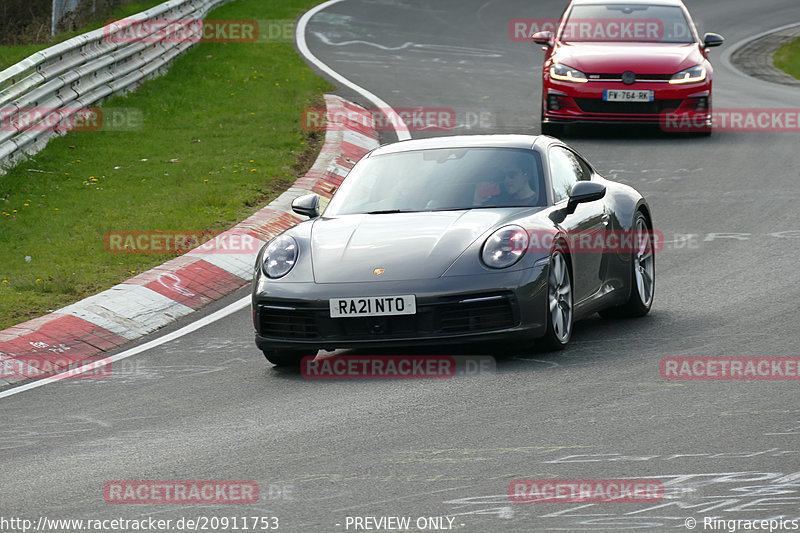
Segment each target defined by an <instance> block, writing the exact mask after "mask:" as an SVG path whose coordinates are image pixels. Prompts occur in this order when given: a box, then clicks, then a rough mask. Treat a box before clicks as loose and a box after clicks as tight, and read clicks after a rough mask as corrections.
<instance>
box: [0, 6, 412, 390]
mask: <svg viewBox="0 0 800 533" xmlns="http://www.w3.org/2000/svg"><path fill="white" fill-rule="evenodd" d="M342 1H343V0H329V1H328V2H325V3H322V4H320V5H318V6H316V7H315V8H313V9H311V10H310V11H307V12H306V13H305V14H304V15H303V16H302V17H300V20H299V21H298V23H297V31H296V32H295V34H296V38H297V48H298V49H299V50H300V53H301V54H302V55H303V56H304V57H305V58H306V59H307V60H308V61H310V62H311V63H313V64H314V65H315V66H316V67H317V68H319V69H320V70H321V71H323V72H324V73H326V74H327V75H329V76H330V77H332V78H333V79H335V80H336V81H338V82H339V83H341V84H342V85H346V86H347V87H350V88H351V89H353V90H354V91H356V92H358V93H359V94H361V95H362V96H364V97H365V98H366V99H368V100H369V101H371V102H372V103H373V104H375V105H376V106H377V107H378V108H380V109H381V110H383V112H384V113H386V112H388V113H389V121H390V124H392V126H393V127H394V129H395V133H396V134H397V138H398V139H399V140H401V141H405V140H408V139H410V138H411V135H410V134H409V133H408V127H407V126H406V123H405V122H404V121H403V119H402V118H401V117H400V115H398V114H397V112H395V110H394V108H392V107H391V106H390V105H389V104H387V103H386V102H384V101H383V100H382V99H380V98H379V97H378V96H377V95H375V94H373V93H371V92H369V91H368V90H366V89H364V88H363V87H361V86H360V85H357V84H355V83H353V82H352V81H350V80H348V79H347V78H345V77H344V76H342V75H341V74H339V73H338V72H336V71H335V70H333V69H332V68H330V67H329V66H328V65H326V64H325V63H323V62H322V61H320V60H319V59H317V57H316V56H315V55H314V54H312V53H311V50H309V49H308V45H307V44H306V26H307V25H308V21H309V20H310V19H311V17H313V16H314V15H316V14H317V13H318V12H320V11H322V10H323V9H325V8H326V7H329V6H332V5H334V4H338V3H339V2H342ZM250 298H251V297H250V296H246V297H244V298H242V299H241V300H238V301H236V302H234V303H232V304H230V305H229V306H227V307H225V308H223V309H220V310H219V311H216V312H214V313H211V314H210V315H208V316H206V317H203V318H201V319H200V320H198V321H197V322H193V323H191V324H189V325H187V326H184V327H182V328H181V329H179V330H177V331H173V332H172V333H169V334H167V335H164V336H163V337H159V338H157V339H154V340H152V341H149V342H146V343H144V344H142V345H139V346H136V347H135V348H131V349H129V350H125V351H124V352H121V353H118V354H117V355H113V356H111V357H106V358H103V359H100V360H99V361H95V362H93V363H89V364H87V365H84V366H82V367H81V368H79V369H76V370H69V371H67V372H62V373H61V374H57V375H55V376H53V377H50V378H42V379H39V380H36V381H32V382H30V383H26V384H25V385H20V386H19V387H13V388H11V389H7V390H4V391H0V398H6V397H8V396H13V395H15V394H19V393H21V392H25V391H27V390H31V389H35V388H37V387H42V386H44V385H48V384H50V383H55V382H56V381H60V380H62V379H65V378H67V377H73V376H76V375H79V374H83V373H84V372H89V371H90V370H95V369H97V368H100V367H103V366H105V365H107V364H109V363H112V362H114V361H120V360H122V359H127V358H128V357H131V356H132V355H136V354H138V353H142V352H144V351H147V350H149V349H151V348H155V347H157V346H160V345H162V344H164V343H167V342H169V341H171V340H174V339H177V338H179V337H183V336H184V335H187V334H189V333H192V332H193V331H197V330H198V329H200V328H202V327H203V326H206V325H208V324H211V323H213V322H216V321H217V320H220V319H222V318H225V317H226V316H228V315H231V314H233V313H235V312H236V311H239V310H241V309H244V308H245V307H246V306H247V305H248V304H249V303H250Z"/></svg>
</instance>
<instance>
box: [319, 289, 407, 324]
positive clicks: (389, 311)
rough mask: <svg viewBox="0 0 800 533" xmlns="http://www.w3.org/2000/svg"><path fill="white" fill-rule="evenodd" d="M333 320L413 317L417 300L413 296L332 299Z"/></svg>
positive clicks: (330, 301)
mask: <svg viewBox="0 0 800 533" xmlns="http://www.w3.org/2000/svg"><path fill="white" fill-rule="evenodd" d="M329 303H330V309H331V318H345V317H355V316H392V315H413V314H416V312H417V299H416V297H415V296H414V295H413V294H407V295H403V296H367V297H364V298H331V299H330V300H329Z"/></svg>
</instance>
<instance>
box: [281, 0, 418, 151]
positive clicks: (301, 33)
mask: <svg viewBox="0 0 800 533" xmlns="http://www.w3.org/2000/svg"><path fill="white" fill-rule="evenodd" d="M342 1H343V0H328V2H324V3H322V4H320V5H318V6H316V7H314V8H313V9H311V10H310V11H306V12H305V13H304V14H303V16H302V17H300V20H299V21H297V31H296V32H295V38H296V42H297V49H298V50H299V51H300V54H301V55H302V56H303V57H305V58H306V60H307V61H308V62H310V63H313V64H314V66H316V67H317V68H318V69H319V70H321V71H322V72H324V73H325V74H327V75H328V76H330V77H331V78H333V79H334V80H336V81H338V82H339V83H341V84H342V85H345V86H347V87H350V88H351V89H353V90H354V91H356V92H357V93H359V94H360V95H362V96H363V97H364V98H366V99H367V100H369V101H370V102H372V103H373V104H375V106H376V107H377V108H378V109H380V110H381V111H382V112H383V113H384V114H386V116H387V119H388V122H389V124H391V125H392V127H393V128H394V131H395V133H396V134H397V139H398V140H400V141H406V140H408V139H410V138H411V134H410V133H408V126H406V123H405V121H404V120H403V119H402V118H401V117H400V115H398V114H397V112H396V111H395V110H394V108H393V107H391V106H390V105H389V104H387V103H386V102H384V101H383V100H382V99H381V98H380V97H378V96H377V95H376V94H373V93H371V92H370V91H368V90H366V89H365V88H363V87H361V86H360V85H357V84H355V83H353V82H352V81H350V80H348V79H347V78H345V77H344V76H342V75H341V74H339V73H338V72H336V71H335V70H333V69H332V68H331V67H329V66H328V65H326V64H325V63H323V62H322V61H320V60H319V59H318V58H317V57H316V56H315V55H314V54H312V53H311V50H309V48H308V44H307V43H306V27H307V26H308V21H309V20H311V17H313V16H314V15H316V14H317V13H319V12H320V11H322V10H323V9H325V8H327V7H330V6H332V5H334V4H338V3H339V2H342Z"/></svg>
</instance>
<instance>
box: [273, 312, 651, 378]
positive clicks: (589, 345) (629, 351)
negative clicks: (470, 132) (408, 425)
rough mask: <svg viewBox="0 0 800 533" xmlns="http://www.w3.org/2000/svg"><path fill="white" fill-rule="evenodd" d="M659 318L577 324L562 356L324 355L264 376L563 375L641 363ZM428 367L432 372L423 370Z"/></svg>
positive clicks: (528, 351)
mask: <svg viewBox="0 0 800 533" xmlns="http://www.w3.org/2000/svg"><path fill="white" fill-rule="evenodd" d="M659 315H660V313H658V312H653V313H652V314H651V315H648V316H646V317H644V318H639V319H626V318H620V319H614V318H601V317H600V316H599V315H593V316H592V317H589V318H587V319H585V320H581V321H580V322H577V323H576V324H575V329H574V333H573V337H572V339H571V341H570V344H569V345H568V346H567V348H566V349H564V350H561V351H549V352H548V351H540V350H539V349H538V348H537V346H536V343H535V341H532V342H531V343H526V344H519V343H517V344H501V345H485V344H483V345H476V344H472V345H470V344H460V345H448V346H428V347H403V348H383V349H368V350H367V349H361V350H337V351H335V352H325V351H320V352H319V353H318V354H317V356H316V358H315V359H313V361H311V360H310V359H304V361H303V362H302V364H301V366H300V368H288V367H270V368H268V369H265V372H264V374H265V377H267V378H273V379H275V378H277V379H289V380H300V381H326V380H327V381H338V382H341V381H346V380H358V381H401V380H404V379H427V380H431V379H434V380H435V379H445V378H447V379H451V378H455V379H470V378H476V377H480V376H486V375H497V374H505V373H513V374H518V373H520V372H534V373H538V372H550V371H562V370H563V369H566V368H569V367H575V366H580V367H587V366H595V365H606V364H608V363H609V362H614V363H615V364H625V363H626V360H630V362H634V361H641V357H642V354H643V347H645V346H652V341H651V340H648V339H647V338H646V337H649V336H652V333H653V327H654V325H655V324H656V323H658V322H659ZM310 361H311V362H310ZM373 361H377V363H376V364H377V366H372V365H373ZM400 361H405V362H404V363H403V364H405V365H406V369H403V368H401V366H402V365H401V364H400ZM423 361H425V362H426V363H425V364H426V365H427V366H422V362H423ZM430 361H435V362H436V364H431V363H430ZM409 362H410V363H409ZM414 362H416V364H417V366H416V367H415V366H414V364H415V363H414ZM376 369H377V370H376ZM404 372H405V373H404Z"/></svg>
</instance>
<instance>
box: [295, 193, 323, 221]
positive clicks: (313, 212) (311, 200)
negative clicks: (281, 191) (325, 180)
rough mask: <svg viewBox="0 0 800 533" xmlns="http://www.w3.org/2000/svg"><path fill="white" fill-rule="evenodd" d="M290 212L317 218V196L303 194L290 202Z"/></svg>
mask: <svg viewBox="0 0 800 533" xmlns="http://www.w3.org/2000/svg"><path fill="white" fill-rule="evenodd" d="M292 211H294V212H295V213H297V214H298V215H303V216H307V217H310V218H317V217H318V216H319V196H317V195H316V194H313V193H312V194H304V195H303V196H298V197H297V198H295V199H294V200H292Z"/></svg>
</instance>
